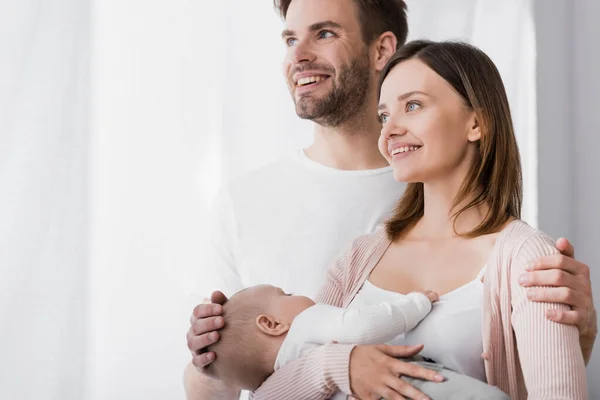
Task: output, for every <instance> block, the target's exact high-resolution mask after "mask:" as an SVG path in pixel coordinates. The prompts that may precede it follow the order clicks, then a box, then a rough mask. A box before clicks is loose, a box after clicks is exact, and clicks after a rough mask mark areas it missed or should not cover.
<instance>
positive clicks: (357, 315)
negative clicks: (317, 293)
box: [294, 293, 431, 345]
mask: <svg viewBox="0 0 600 400" xmlns="http://www.w3.org/2000/svg"><path fill="white" fill-rule="evenodd" d="M430 311H431V300H430V299H429V298H428V297H427V296H426V295H424V294H423V293H410V294H408V295H406V296H405V297H403V298H399V299H398V300H396V301H394V302H389V303H388V302H385V303H381V304H377V305H373V306H366V307H359V308H353V309H344V308H339V307H333V306H330V305H327V304H317V305H315V306H313V307H311V308H309V309H307V310H306V311H305V312H303V313H302V314H300V315H298V317H297V318H296V320H294V325H299V326H296V327H295V328H296V332H295V333H296V334H297V335H299V336H302V339H301V340H303V341H305V342H309V343H317V344H325V343H328V342H331V341H335V342H338V343H348V344H362V345H366V344H382V343H386V342H388V341H390V340H392V339H394V338H395V337H396V336H398V335H400V334H402V333H405V332H408V331H410V330H411V329H413V328H414V327H415V326H417V324H418V323H419V322H421V320H422V319H423V318H425V317H426V316H427V314H428V313H429V312H430Z"/></svg>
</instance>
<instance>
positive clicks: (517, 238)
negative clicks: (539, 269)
mask: <svg viewBox="0 0 600 400" xmlns="http://www.w3.org/2000/svg"><path fill="white" fill-rule="evenodd" d="M498 251H499V252H500V253H501V254H502V255H503V256H506V257H510V258H515V257H525V258H530V259H535V258H537V257H540V256H544V255H549V254H555V253H557V252H558V250H557V249H556V247H555V246H554V239H552V237H550V236H549V235H548V234H546V233H545V232H543V231H541V230H539V229H537V228H534V227H533V226H531V225H529V224H528V223H527V222H525V221H523V220H520V219H517V220H514V221H512V222H510V223H509V224H508V225H507V226H506V227H505V228H504V229H503V230H502V232H501V233H500V235H499V237H498Z"/></svg>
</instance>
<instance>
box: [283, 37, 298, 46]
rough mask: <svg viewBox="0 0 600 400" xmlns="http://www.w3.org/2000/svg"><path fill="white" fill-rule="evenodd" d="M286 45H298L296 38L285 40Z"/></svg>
mask: <svg viewBox="0 0 600 400" xmlns="http://www.w3.org/2000/svg"><path fill="white" fill-rule="evenodd" d="M285 44H286V45H287V46H288V47H292V46H293V45H295V44H296V38H287V39H285Z"/></svg>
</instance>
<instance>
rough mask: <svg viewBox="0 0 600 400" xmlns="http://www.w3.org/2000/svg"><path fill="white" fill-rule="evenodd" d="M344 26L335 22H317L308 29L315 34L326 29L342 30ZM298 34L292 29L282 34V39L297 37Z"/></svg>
mask: <svg viewBox="0 0 600 400" xmlns="http://www.w3.org/2000/svg"><path fill="white" fill-rule="evenodd" d="M341 27H342V26H341V25H340V24H338V23H337V22H333V21H321V22H316V23H314V24H312V25H311V26H310V27H309V28H308V29H309V30H310V31H311V32H315V31H320V30H321V29H324V28H336V29H340V28H341ZM295 35H296V32H294V31H292V30H290V29H285V30H284V31H283V32H281V37H282V38H285V37H289V36H295Z"/></svg>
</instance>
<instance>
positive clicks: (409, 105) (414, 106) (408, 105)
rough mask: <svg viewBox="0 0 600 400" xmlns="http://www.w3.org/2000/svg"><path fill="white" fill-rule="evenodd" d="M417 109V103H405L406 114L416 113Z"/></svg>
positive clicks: (418, 105)
mask: <svg viewBox="0 0 600 400" xmlns="http://www.w3.org/2000/svg"><path fill="white" fill-rule="evenodd" d="M419 107H421V105H420V104H419V103H415V102H414V101H409V102H408V103H406V111H407V112H411V111H416V110H417V109H418V108H419Z"/></svg>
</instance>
